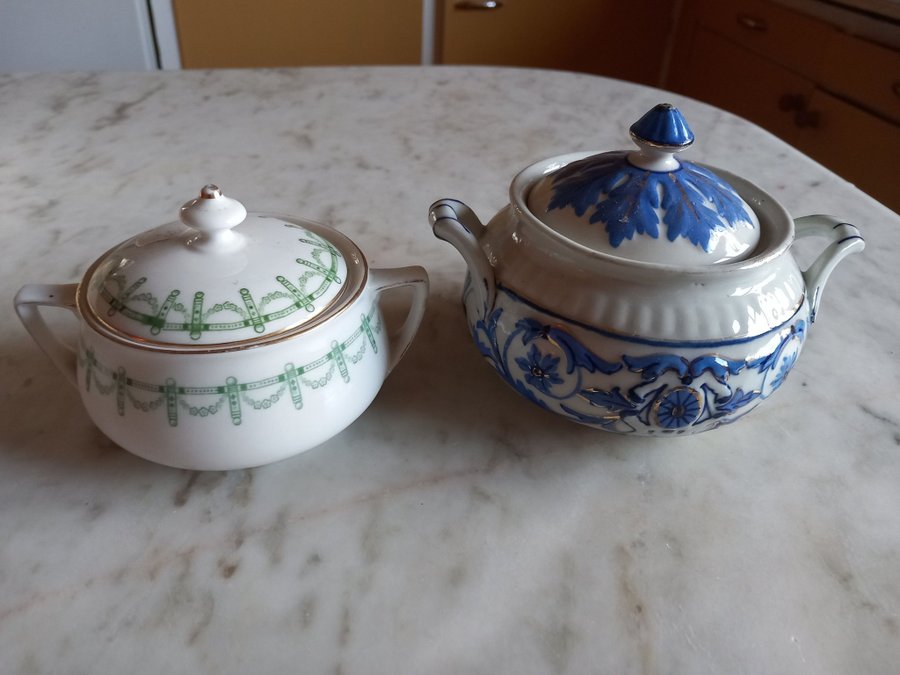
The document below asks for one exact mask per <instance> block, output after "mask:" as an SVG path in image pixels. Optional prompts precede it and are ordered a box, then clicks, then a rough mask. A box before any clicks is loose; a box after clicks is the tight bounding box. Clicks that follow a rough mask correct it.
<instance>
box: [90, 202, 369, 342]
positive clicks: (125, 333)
mask: <svg viewBox="0 0 900 675" xmlns="http://www.w3.org/2000/svg"><path fill="white" fill-rule="evenodd" d="M180 215H181V218H180V222H173V223H169V224H167V225H162V226H160V227H157V228H155V229H152V230H149V231H147V232H144V233H143V234H140V235H138V236H136V237H133V238H131V239H129V240H127V241H125V242H123V243H121V244H119V245H118V246H116V247H115V248H113V249H111V250H110V251H108V252H107V253H106V254H104V256H103V257H102V258H100V259H99V260H97V261H96V262H95V263H94V264H93V265H92V267H91V269H90V270H88V273H87V274H86V275H85V279H84V281H83V282H82V288H81V289H80V291H79V305H80V306H81V308H82V312H83V313H84V314H85V315H86V317H87V318H88V319H90V321H91V323H92V324H93V325H94V326H95V327H99V328H100V329H101V330H103V331H104V332H105V333H107V334H111V335H112V336H113V337H115V338H116V339H118V340H120V341H127V342H134V343H140V344H142V345H147V346H159V347H171V346H185V347H188V346H202V347H203V348H205V349H209V348H214V347H217V346H218V347H228V346H231V347H234V346H235V345H241V346H242V345H243V344H245V343H246V344H247V345H248V346H249V345H250V344H255V343H258V342H265V341H269V340H271V339H273V338H274V337H275V336H279V337H281V336H283V335H284V334H285V333H286V332H289V331H296V330H300V329H303V328H306V327H309V326H312V325H317V324H319V323H321V322H322V321H324V320H326V319H327V318H328V317H330V316H332V315H333V314H334V313H335V312H337V311H339V310H340V308H341V307H343V306H344V305H346V304H347V303H349V302H351V301H352V300H353V299H354V298H355V297H356V295H357V294H358V292H359V291H360V289H361V288H362V286H363V285H364V284H365V280H366V264H365V258H364V257H363V255H362V252H361V251H360V250H359V249H358V248H357V247H356V245H355V244H353V242H351V241H350V240H349V239H347V238H346V237H344V236H343V235H341V234H340V233H339V232H337V231H336V230H333V229H331V228H329V227H326V226H325V225H320V224H318V223H313V222H310V221H306V220H299V219H295V218H288V217H284V216H279V215H273V214H263V213H249V214H248V213H247V210H246V209H245V208H244V206H243V205H242V204H241V203H240V202H238V201H236V200H234V199H230V198H228V197H226V196H225V195H223V194H222V192H221V190H219V188H218V187H216V186H215V185H207V186H205V187H204V188H203V189H202V190H201V191H200V196H199V197H198V198H197V199H192V200H191V201H189V202H187V203H186V204H184V206H182V207H181V213H180Z"/></svg>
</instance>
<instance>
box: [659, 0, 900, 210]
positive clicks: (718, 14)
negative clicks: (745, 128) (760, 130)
mask: <svg viewBox="0 0 900 675" xmlns="http://www.w3.org/2000/svg"><path fill="white" fill-rule="evenodd" d="M665 86H666V87H668V88H670V89H672V90H674V91H677V92H681V93H684V94H687V95H689V96H693V97H695V98H698V99H701V100H704V101H707V102H709V103H712V104H714V105H716V106H719V107H720V108H724V109H726V110H730V111H731V112H734V113H737V114H738V115H741V116H743V117H746V118H747V119H749V120H751V121H753V122H756V123H757V124H759V125H760V126H763V127H765V128H767V129H769V130H770V131H772V132H773V133H775V134H777V135H778V136H780V137H781V138H783V139H784V140H786V141H787V142H788V143H791V144H792V145H794V146H796V147H797V148H799V149H800V150H802V151H803V152H805V153H806V154H808V155H809V156H811V157H813V158H814V159H816V160H818V161H820V162H822V163H823V164H824V165H826V166H828V167H829V168H830V169H832V170H833V171H834V172H835V173H838V174H840V175H841V176H843V177H844V178H846V179H847V180H849V181H851V182H853V183H856V184H857V186H858V187H860V188H861V189H863V190H865V191H867V192H869V193H870V194H871V195H872V196H874V197H875V198H876V199H878V200H880V201H881V202H882V203H884V204H886V205H887V206H889V207H890V208H892V209H894V210H895V211H900V181H898V180H897V178H896V169H895V163H896V157H898V156H900V52H898V51H897V50H894V49H889V48H887V47H884V46H881V45H877V44H874V43H872V42H869V41H866V40H863V39H861V38H859V37H854V36H851V35H848V34H846V33H843V32H841V31H840V30H838V29H837V28H836V27H834V26H832V25H830V24H828V23H826V22H824V21H821V20H818V19H816V18H813V17H809V16H806V15H804V14H800V13H798V12H795V11H792V10H789V9H787V8H785V7H783V6H781V5H778V4H774V3H771V2H767V1H766V0H740V2H720V1H719V0H685V4H684V7H683V11H682V14H681V17H680V20H679V28H678V31H677V34H676V39H675V42H674V49H673V52H672V58H671V63H670V68H669V75H668V78H667V80H666V82H665Z"/></svg>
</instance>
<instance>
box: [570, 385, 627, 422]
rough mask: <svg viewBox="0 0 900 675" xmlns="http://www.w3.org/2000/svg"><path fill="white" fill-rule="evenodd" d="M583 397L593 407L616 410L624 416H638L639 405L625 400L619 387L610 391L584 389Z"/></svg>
mask: <svg viewBox="0 0 900 675" xmlns="http://www.w3.org/2000/svg"><path fill="white" fill-rule="evenodd" d="M581 396H582V397H583V398H584V399H585V400H587V401H588V402H589V403H590V404H591V405H595V406H598V407H601V408H609V409H610V410H616V411H618V412H620V413H622V414H626V415H627V414H628V413H629V412H631V413H632V414H637V405H636V404H635V403H634V402H633V401H630V400H629V399H627V398H625V397H624V396H623V395H622V391H621V390H620V389H619V387H613V388H612V389H611V390H610V391H603V390H602V389H582V390H581Z"/></svg>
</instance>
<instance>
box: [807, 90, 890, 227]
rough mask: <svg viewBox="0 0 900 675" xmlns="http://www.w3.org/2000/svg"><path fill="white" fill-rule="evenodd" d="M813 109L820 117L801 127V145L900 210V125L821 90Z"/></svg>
mask: <svg viewBox="0 0 900 675" xmlns="http://www.w3.org/2000/svg"><path fill="white" fill-rule="evenodd" d="M809 109H810V110H811V111H813V112H814V113H815V115H816V118H817V119H816V121H815V122H814V123H813V124H810V125H807V126H805V127H803V128H802V129H800V130H799V131H798V133H797V136H796V143H795V145H796V146H797V147H798V148H800V149H801V150H802V151H803V152H805V153H806V154H807V155H809V156H810V157H812V158H813V159H816V160H818V161H819V162H821V163H822V164H824V165H826V166H827V167H828V168H829V169H831V170H832V171H834V172H835V173H837V174H839V175H840V176H842V177H844V178H846V179H847V180H849V181H851V182H852V183H856V185H857V187H859V188H860V189H861V190H864V191H866V192H868V193H869V194H870V195H872V196H873V197H875V199H877V200H879V201H880V202H881V203H883V204H885V205H886V206H888V207H889V208H891V209H893V210H894V211H897V212H898V213H900V190H898V189H897V174H896V171H895V170H894V159H895V158H896V157H900V127H898V126H896V125H894V124H891V123H889V122H885V121H884V120H881V119H878V118H877V117H875V116H874V115H869V114H867V113H865V112H863V111H862V110H860V109H859V108H857V107H855V106H853V105H850V104H849V103H847V102H845V101H842V100H840V99H838V98H835V97H834V96H831V95H829V94H827V93H825V92H823V91H821V90H816V91H815V92H814V93H813V96H812V98H811V100H810V105H809Z"/></svg>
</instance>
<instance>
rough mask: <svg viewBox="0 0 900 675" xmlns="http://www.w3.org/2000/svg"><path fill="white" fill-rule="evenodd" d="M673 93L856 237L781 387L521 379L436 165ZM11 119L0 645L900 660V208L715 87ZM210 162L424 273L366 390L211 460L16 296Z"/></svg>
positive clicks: (740, 169) (240, 185) (604, 667)
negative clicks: (593, 385) (540, 403)
mask: <svg viewBox="0 0 900 675" xmlns="http://www.w3.org/2000/svg"><path fill="white" fill-rule="evenodd" d="M660 100H668V101H672V102H674V103H676V104H677V105H678V106H679V107H680V108H681V110H682V111H683V112H684V113H685V115H686V116H687V118H688V119H689V121H690V123H691V125H692V127H693V129H694V131H695V132H696V133H697V136H698V142H697V143H696V144H695V146H694V147H693V148H692V149H691V150H690V155H691V158H692V159H694V160H697V161H704V162H708V163H711V164H713V165H716V166H722V167H727V168H729V169H730V170H731V171H733V172H734V173H737V174H740V175H743V176H745V177H747V178H749V179H750V180H752V181H754V182H756V183H758V184H759V185H760V186H761V187H763V188H764V189H765V190H767V191H769V192H770V193H771V194H773V195H774V196H775V197H776V198H777V199H778V200H780V201H782V202H783V204H784V205H785V206H786V207H787V209H788V210H789V211H790V212H791V213H792V214H794V215H797V216H798V215H803V214H807V213H817V212H818V213H833V214H835V215H839V216H841V217H842V218H845V219H847V220H849V221H850V222H853V223H855V224H856V225H858V226H859V227H860V229H861V230H862V231H863V233H864V235H865V236H866V238H867V241H868V248H867V249H866V251H865V252H864V253H863V255H860V256H853V257H851V258H848V259H847V260H846V261H845V262H844V263H842V264H841V266H840V267H839V268H838V269H837V270H836V272H835V273H834V275H833V276H832V278H831V280H830V282H829V285H828V288H827V289H826V292H825V297H824V300H823V303H822V308H821V312H820V314H819V317H818V320H817V322H816V324H815V326H814V327H813V329H812V331H811V334H810V337H809V340H808V343H807V345H806V347H805V349H804V352H803V355H802V357H801V358H800V360H799V361H798V364H797V366H796V368H795V370H794V371H793V373H792V376H791V377H790V378H789V379H788V381H787V383H786V384H785V385H784V387H783V388H782V390H781V391H780V392H779V394H778V395H777V397H776V398H774V399H773V400H772V401H771V402H769V403H767V404H766V405H765V406H763V407H762V408H760V409H759V410H758V411H756V412H754V413H753V414H751V415H750V416H748V417H747V418H746V419H744V420H742V421H741V422H739V423H738V424H736V425H733V426H730V427H725V428H721V429H718V430H716V431H713V432H711V433H707V434H701V435H699V436H695V437H679V438H670V439H666V440H659V439H639V438H627V437H621V436H616V435H612V434H605V433H603V432H599V431H595V430H591V429H588V428H583V427H579V426H577V425H574V424H572V423H570V422H567V421H565V420H563V419H558V418H556V417H554V416H552V415H550V414H548V413H544V412H542V411H539V410H537V409H536V408H532V407H531V406H530V404H528V403H527V402H526V401H524V400H523V399H520V398H519V397H517V396H516V395H515V394H514V393H512V392H511V391H510V390H508V389H507V388H506V385H505V384H504V383H503V382H502V381H501V380H500V378H498V377H497V376H496V375H495V374H494V373H493V371H492V369H491V368H490V366H489V365H487V364H486V363H484V362H483V361H482V360H481V358H480V356H479V355H478V353H477V351H476V349H475V348H474V346H473V345H472V344H471V342H470V339H469V337H468V334H467V329H466V327H465V324H464V321H463V317H462V314H461V309H460V302H459V297H460V291H461V285H462V279H463V275H464V271H465V267H464V263H463V261H462V259H461V258H460V256H459V255H458V254H457V253H456V251H455V250H453V249H452V248H451V247H450V246H449V245H447V244H446V243H444V242H441V241H439V240H437V239H435V238H434V236H433V235H432V233H431V231H430V228H429V226H428V224H427V217H426V216H427V209H428V206H429V205H430V204H431V202H432V201H434V200H435V199H437V198H441V197H457V198H461V199H464V200H465V201H466V202H467V203H468V204H469V205H470V206H472V207H473V209H474V210H475V211H476V213H479V214H480V215H481V216H483V217H489V216H491V215H492V214H493V213H494V212H495V211H497V210H498V209H499V208H500V207H501V206H502V205H503V204H504V203H506V201H507V187H508V183H509V181H510V179H511V178H512V176H513V175H514V174H515V173H516V172H517V171H518V170H519V169H520V168H522V167H524V166H526V165H528V164H530V163H531V162H533V161H536V160H538V159H541V158H544V157H547V156H550V155H554V154H559V153H562V152H570V151H579V150H591V149H596V150H601V149H603V150H605V149H614V148H624V147H628V145H629V142H628V138H627V128H628V126H629V124H630V123H631V122H633V121H634V120H635V119H637V117H639V116H640V115H641V114H643V113H644V112H645V111H646V110H648V109H649V108H650V107H651V106H652V105H654V104H655V103H657V102H659V101H660ZM0 119H2V120H3V123H2V125H0V203H2V205H3V211H2V216H0V236H2V242H3V249H2V252H0V261H2V262H0V296H2V297H4V298H6V300H5V301H4V302H3V303H2V305H0V313H2V314H0V316H2V319H3V320H2V322H0V382H2V387H0V672H2V673H29V674H30V673H66V674H80V673H85V674H87V673H169V674H172V673H248V672H252V673H344V674H350V673H390V674H399V673H485V674H497V673H516V674H527V673H611V674H617V675H618V674H628V673H816V674H822V673H851V672H852V673H888V672H897V669H898V667H900V666H898V663H900V376H898V375H900V366H898V364H900V358H898V354H897V352H898V348H900V338H898V335H900V303H898V292H897V288H898V281H900V275H898V271H897V270H898V266H897V260H898V259H900V218H898V216H897V215H896V214H894V213H892V212H891V211H889V210H888V209H887V208H885V207H883V206H881V205H880V204H878V203H877V202H875V201H873V200H872V199H871V198H869V197H867V196H866V195H864V194H863V193H862V192H860V191H859V190H858V189H856V188H855V187H854V186H852V185H850V184H849V183H847V182H846V181H844V180H843V179H841V178H840V177H838V176H835V175H833V174H832V173H830V172H829V171H827V170H826V169H824V168H822V167H821V166H819V165H818V164H816V163H815V162H813V161H811V160H809V159H807V158H806V157H804V156H803V155H801V154H799V153H798V152H796V151H795V150H793V149H792V148H790V147H788V146H787V145H785V144H783V143H782V142H780V141H779V140H777V139H775V138H774V137H772V136H771V135H769V134H768V133H766V132H764V131H762V130H761V129H759V128H757V127H755V126H753V125H751V124H749V123H747V122H745V121H743V120H740V119H738V118H736V117H734V116H732V115H730V114H727V113H723V112H721V111H718V110H716V109H713V108H711V107H709V106H707V105H704V104H701V103H698V102H695V101H692V100H689V99H686V98H684V97H682V96H677V95H672V94H668V93H665V92H660V91H658V90H654V89H649V88H645V87H640V86H636V85H631V84H627V83H624V82H619V81H614V80H607V79H603V78H598V77H594V76H588V75H578V74H571V73H560V72H551V71H530V70H513V69H494V68H374V69H365V68H359V69H327V68H323V69H299V70H272V71H240V70H235V71H216V72H198V71H185V72H168V73H147V74H127V73H117V74H114V73H106V74H64V75H22V76H18V75H12V76H9V75H6V76H0ZM210 181H214V182H216V183H218V184H219V185H221V186H222V187H223V189H224V190H226V191H227V192H228V193H229V194H230V195H232V196H234V197H236V198H238V199H240V200H241V201H243V202H244V203H245V204H246V205H247V206H248V207H249V208H251V209H254V210H268V211H277V212H285V213H293V214H296V215H299V216H303V217H306V218H310V219H314V220H319V221H323V222H325V223H328V224H330V225H333V226H335V227H337V228H338V229H340V230H342V231H343V232H345V233H346V234H348V235H349V236H350V237H351V238H352V239H353V240H355V241H356V242H357V243H358V244H359V245H360V246H361V247H362V248H363V250H364V251H366V253H367V255H368V257H369V258H370V262H371V263H372V264H373V265H375V266H399V265H408V264H421V265H424V266H425V267H426V268H427V269H428V271H429V273H430V275H431V283H432V286H431V295H430V299H429V307H428V311H427V314H426V317H425V320H424V323H423V325H422V328H421V330H420V333H419V335H418V337H417V339H416V341H415V343H414V345H413V347H412V348H411V350H410V351H409V352H408V354H407V355H406V357H405V358H404V360H403V361H402V362H401V364H400V365H399V367H398V368H397V369H396V370H395V371H394V372H393V373H392V374H391V376H390V377H389V378H388V380H387V381H386V382H385V385H384V387H383V389H382V390H381V392H380V394H379V396H378V398H377V399H376V400H375V402H374V403H373V405H372V406H371V407H370V408H369V409H368V411H367V412H366V413H364V414H363V416H362V417H361V418H360V419H359V420H357V422H356V423H354V424H353V425H352V426H351V427H350V428H348V429H347V430H346V431H345V432H343V433H341V434H340V435H339V436H337V437H336V438H334V439H333V440H331V441H329V442H327V443H326V444H324V445H322V446H320V447H318V448H316V449H313V450H311V451H309V452H307V453H304V454H302V455H299V456H297V457H295V458H292V459H289V460H285V461H283V462H280V463H277V464H274V465H270V466H266V467H263V468H259V469H253V470H246V471H233V472H223V473H204V472H188V471H181V470H175V469H170V468H165V467H162V466H157V465H154V464H151V463H149V462H146V461H144V460H141V459H138V458H136V457H134V456H132V455H130V454H128V453H126V452H125V451H123V450H121V449H120V448H118V447H116V446H115V445H114V444H112V443H111V442H110V441H108V440H106V439H105V438H104V436H103V435H102V434H101V433H100V432H99V431H98V430H97V429H96V428H95V427H94V426H93V425H92V424H91V423H90V421H89V420H88V419H87V418H86V416H85V415H84V414H83V411H82V408H81V404H80V401H79V399H78V395H77V392H76V391H75V390H74V389H73V388H71V387H69V386H68V385H67V384H65V383H64V380H63V378H62V376H61V375H60V373H59V372H57V371H56V370H55V369H54V367H53V366H52V365H51V363H50V362H49V360H48V359H47V358H46V357H45V356H44V355H43V354H42V353H41V352H40V351H39V350H38V348H37V347H36V345H35V344H34V343H33V342H32V341H31V340H30V339H29V337H28V335H27V334H26V332H25V330H24V329H23V328H22V326H21V325H20V324H19V322H18V321H17V320H16V318H15V315H14V313H13V310H12V296H13V295H14V293H15V291H16V290H17V288H18V287H19V286H20V285H22V284H23V283H26V282H40V281H44V282H71V281H76V280H78V279H79V278H80V276H81V275H82V274H83V273H84V271H85V269H86V268H87V266H88V265H89V264H90V263H91V262H92V261H93V260H94V259H95V258H96V257H97V256H98V255H99V254H100V253H101V252H102V251H104V250H106V249H107V248H108V247H110V246H112V245H113V244H115V243H116V242H118V241H120V240H122V239H124V238H126V237H128V236H131V235H132V234H134V233H137V232H139V231H142V230H144V229H147V228H149V227H152V226H155V225H157V224H159V223H162V222H166V221H169V220H172V219H173V218H174V217H175V215H176V212H177V208H178V206H179V205H181V204H182V203H183V202H184V201H186V200H187V199H189V198H191V197H193V196H194V195H195V193H196V192H197V190H198V189H199V188H200V186H202V185H204V184H205V183H208V182H210ZM802 243H804V244H805V243H806V242H802ZM816 252H817V251H816V249H815V248H810V249H807V250H804V249H803V248H802V247H801V248H800V250H799V251H798V256H799V257H800V258H801V260H803V259H805V260H806V261H807V264H808V261H809V260H811V256H812V255H813V254H814V253H816ZM804 256H805V258H804ZM56 314H62V313H61V312H58V311H57V312H56ZM53 318H54V322H55V325H57V326H58V328H59V329H60V330H61V331H63V332H65V331H71V329H72V326H71V325H70V324H71V321H70V320H69V317H67V316H62V317H53Z"/></svg>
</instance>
